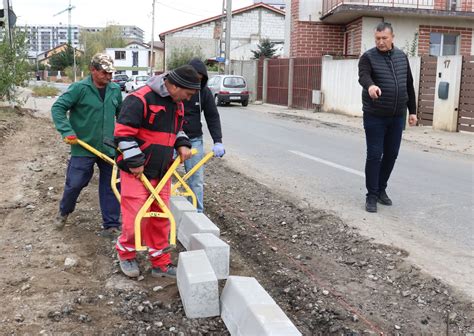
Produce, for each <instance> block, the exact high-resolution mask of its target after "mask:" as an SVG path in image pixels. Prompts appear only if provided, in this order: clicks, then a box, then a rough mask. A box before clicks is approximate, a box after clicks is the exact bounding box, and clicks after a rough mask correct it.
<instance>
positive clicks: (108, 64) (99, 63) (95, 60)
mask: <svg viewBox="0 0 474 336" xmlns="http://www.w3.org/2000/svg"><path fill="white" fill-rule="evenodd" d="M91 65H92V66H93V67H94V68H96V69H98V70H99V69H102V70H105V71H106V72H114V71H115V68H114V60H113V59H112V57H110V55H107V54H104V53H97V54H95V55H94V56H93V57H92V59H91Z"/></svg>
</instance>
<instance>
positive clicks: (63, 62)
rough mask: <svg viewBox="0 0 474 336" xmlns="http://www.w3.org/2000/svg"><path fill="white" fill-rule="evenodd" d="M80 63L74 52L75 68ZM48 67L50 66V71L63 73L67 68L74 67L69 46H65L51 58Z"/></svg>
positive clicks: (72, 55)
mask: <svg viewBox="0 0 474 336" xmlns="http://www.w3.org/2000/svg"><path fill="white" fill-rule="evenodd" d="M81 62H82V59H81V57H78V56H77V52H76V66H77V67H78V68H79V66H80V64H81ZM49 65H50V66H51V70H54V71H63V70H64V69H66V68H67V67H72V66H74V48H73V47H72V46H71V45H70V44H67V45H66V48H65V49H64V50H63V51H61V52H58V53H57V54H54V55H53V56H51V58H50V59H49Z"/></svg>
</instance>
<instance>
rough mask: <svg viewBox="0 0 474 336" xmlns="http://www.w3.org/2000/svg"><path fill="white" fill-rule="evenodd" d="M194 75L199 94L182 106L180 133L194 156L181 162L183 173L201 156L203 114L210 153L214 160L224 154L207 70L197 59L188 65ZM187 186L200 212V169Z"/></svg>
mask: <svg viewBox="0 0 474 336" xmlns="http://www.w3.org/2000/svg"><path fill="white" fill-rule="evenodd" d="M189 65H191V66H192V67H193V68H194V69H195V70H196V71H197V73H198V75H199V77H200V79H201V90H200V91H198V92H197V93H196V94H195V95H194V96H193V97H192V98H191V99H190V100H189V101H186V102H184V125H183V130H184V132H185V133H186V135H187V136H188V137H189V140H190V141H191V144H192V146H193V148H196V149H197V150H198V154H196V155H194V156H193V157H191V158H190V159H189V160H187V161H185V162H184V167H185V169H186V172H188V171H190V170H191V169H192V168H193V167H194V166H195V165H196V164H197V163H198V162H199V161H200V160H201V159H202V158H203V156H204V155H203V152H204V143H203V139H202V124H201V111H203V112H204V118H206V124H207V128H208V129H209V133H210V134H211V137H212V140H213V141H214V146H213V147H212V151H213V152H214V155H215V156H216V157H222V156H224V154H225V149H224V145H223V144H222V131H221V120H220V117H219V112H218V111H217V107H216V104H215V102H214V98H213V97H212V93H211V90H209V88H208V87H207V80H208V76H207V69H206V65H205V64H204V63H203V62H202V61H201V60H200V59H198V58H194V59H192V60H191V61H190V62H189ZM188 184H189V187H190V188H191V190H192V191H193V192H194V194H195V195H196V198H197V211H198V212H203V210H204V205H203V198H204V168H203V167H201V168H199V169H198V170H197V171H196V172H195V173H194V174H193V175H192V176H191V177H190V178H189V179H188Z"/></svg>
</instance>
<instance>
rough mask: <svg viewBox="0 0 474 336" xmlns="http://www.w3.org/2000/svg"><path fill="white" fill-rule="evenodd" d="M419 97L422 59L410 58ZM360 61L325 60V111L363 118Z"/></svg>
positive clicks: (323, 67)
mask: <svg viewBox="0 0 474 336" xmlns="http://www.w3.org/2000/svg"><path fill="white" fill-rule="evenodd" d="M409 61H410V67H411V70H412V75H413V78H414V83H413V86H414V87H415V95H416V97H418V91H419V77H420V58H419V57H409ZM358 64H359V60H358V59H346V60H331V59H327V58H323V64H322V76H321V91H322V92H323V95H324V100H323V110H324V111H325V112H336V113H342V114H346V115H350V116H362V86H360V84H359V73H358Z"/></svg>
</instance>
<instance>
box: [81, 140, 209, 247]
mask: <svg viewBox="0 0 474 336" xmlns="http://www.w3.org/2000/svg"><path fill="white" fill-rule="evenodd" d="M77 143H78V144H79V145H81V146H82V147H84V148H85V149H87V150H88V151H90V152H91V153H93V154H94V155H96V156H97V157H99V158H101V159H102V160H104V161H106V162H107V163H109V164H111V165H112V166H113V168H112V179H111V187H112V190H113V192H114V194H115V197H117V200H118V201H119V202H120V192H119V191H118V189H117V183H119V182H120V178H118V177H117V176H118V172H119V169H118V167H117V164H116V163H115V161H114V160H113V159H112V158H111V157H109V156H107V155H106V154H104V153H102V152H99V151H98V150H97V149H95V148H94V147H92V146H91V145H89V144H88V143H86V142H84V141H82V140H80V139H77ZM196 153H197V150H196V149H192V150H191V154H192V155H195V154H196ZM213 155H214V153H212V152H211V153H209V154H207V155H206V156H205V157H204V158H203V159H202V160H201V161H199V162H198V164H197V165H196V166H194V167H193V169H191V170H190V171H189V172H188V173H187V174H186V175H184V176H183V177H181V176H179V174H178V173H176V169H177V168H178V166H179V165H180V164H181V159H180V157H179V156H178V157H177V158H176V159H175V160H174V162H173V164H172V165H171V166H170V168H169V169H168V171H167V172H166V174H165V175H164V176H163V178H162V179H161V180H160V182H159V183H158V185H157V186H156V187H153V185H152V184H151V182H150V181H149V180H148V178H147V177H146V176H145V175H144V174H142V175H141V176H140V181H141V182H142V183H143V185H144V186H145V188H146V189H147V190H148V191H149V192H150V196H149V197H148V199H147V200H146V202H145V204H143V206H142V207H141V208H140V210H139V211H138V214H137V216H136V217H135V224H134V229H135V249H136V250H137V251H145V250H146V249H147V247H146V246H143V245H142V232H141V221H142V219H143V218H146V217H160V218H168V220H169V221H170V235H169V245H168V246H167V247H166V248H164V249H163V252H165V253H166V252H169V251H171V250H173V249H175V248H176V221H175V220H174V216H173V214H172V213H171V211H170V210H169V209H168V207H167V206H166V204H165V202H163V200H162V199H161V197H160V191H161V189H163V187H164V186H165V184H166V182H167V181H168V180H169V179H170V178H171V176H172V175H173V174H174V176H176V178H177V179H178V183H177V184H176V185H175V187H174V188H173V190H176V189H177V188H178V187H179V186H181V185H183V187H184V188H185V189H186V190H187V193H186V194H185V195H186V196H191V197H193V200H194V206H196V196H195V195H194V193H193V192H192V190H191V189H190V188H189V186H188V185H187V184H186V182H185V181H186V180H187V179H188V178H189V176H191V175H192V174H193V173H194V172H195V171H196V170H197V169H199V167H201V166H202V165H203V164H204V163H205V162H206V161H207V160H209V159H210V158H211V157H212V156H213ZM183 194H184V193H183ZM153 202H157V203H158V205H159V207H160V209H161V212H157V211H148V209H149V208H150V206H151V204H152V203H153Z"/></svg>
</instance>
